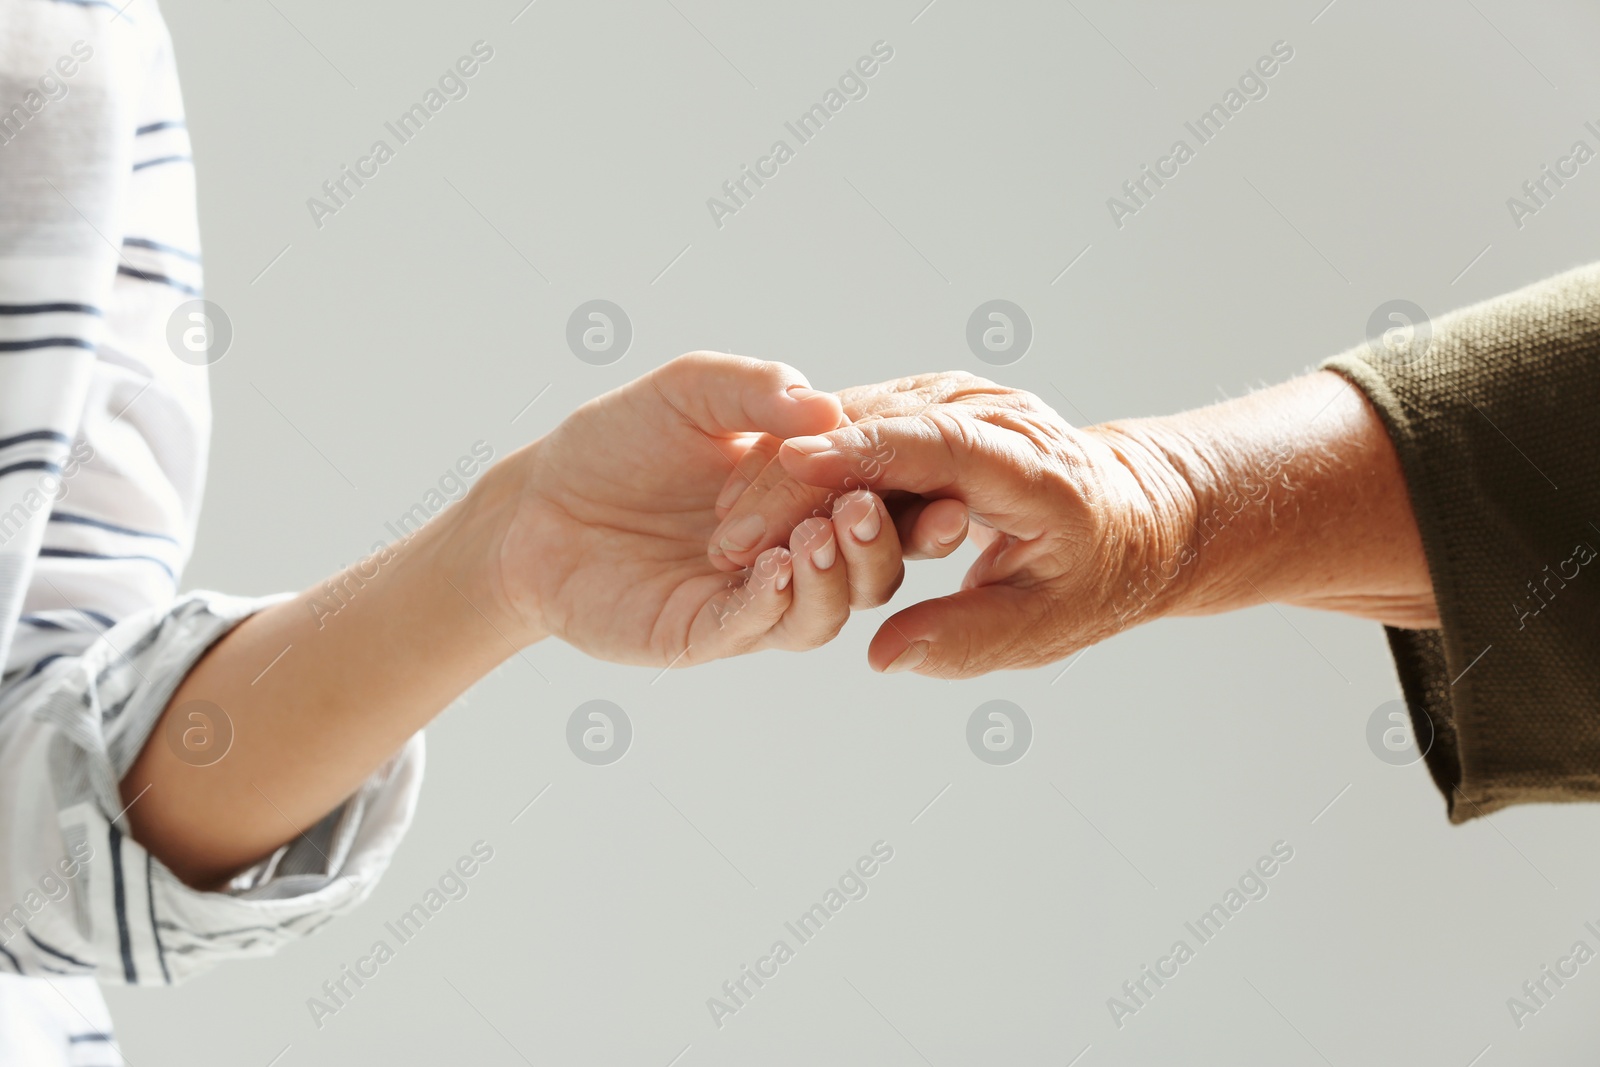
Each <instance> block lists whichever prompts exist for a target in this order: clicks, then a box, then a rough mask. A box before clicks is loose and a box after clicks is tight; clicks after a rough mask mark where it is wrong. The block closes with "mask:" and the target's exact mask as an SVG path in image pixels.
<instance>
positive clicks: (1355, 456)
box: [711, 372, 1437, 677]
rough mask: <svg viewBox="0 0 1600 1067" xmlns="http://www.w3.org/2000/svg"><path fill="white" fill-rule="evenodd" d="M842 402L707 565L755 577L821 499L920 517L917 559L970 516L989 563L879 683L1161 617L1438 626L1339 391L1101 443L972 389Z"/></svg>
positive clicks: (911, 521)
mask: <svg viewBox="0 0 1600 1067" xmlns="http://www.w3.org/2000/svg"><path fill="white" fill-rule="evenodd" d="M844 399H845V411H846V414H847V415H848V416H849V417H850V418H851V419H852V420H853V422H852V424H851V425H849V426H845V427H842V428H840V429H837V430H834V431H831V432H829V433H827V434H825V435H819V436H809V437H801V438H795V439H791V440H788V441H786V442H784V443H783V444H782V446H781V448H776V449H773V448H772V447H771V446H770V445H768V446H766V447H765V449H758V451H757V453H756V454H757V455H758V456H760V455H761V454H762V452H763V451H764V452H766V453H767V454H775V455H776V459H777V464H776V465H775V466H774V465H769V466H768V467H767V468H766V469H765V470H762V471H760V472H758V473H757V474H756V475H755V476H754V478H753V485H752V488H751V489H750V490H748V491H746V492H745V493H744V494H743V496H742V497H740V498H739V499H737V500H736V501H734V502H733V503H732V505H731V507H730V508H729V511H728V514H727V515H725V516H724V518H723V522H722V526H721V527H720V528H719V529H718V531H717V532H716V533H715V534H713V535H712V541H711V546H712V552H713V556H714V558H715V556H716V555H718V554H719V553H720V554H721V555H722V556H724V557H726V558H728V559H730V560H732V562H733V563H735V564H739V563H741V561H747V560H748V559H749V558H750V554H751V553H756V552H760V551H762V550H763V548H764V547H766V546H767V545H769V544H775V543H779V542H780V541H781V538H782V536H783V535H784V532H785V531H786V530H787V529H788V528H789V527H790V526H791V525H792V522H793V520H794V517H795V516H797V515H799V514H803V513H804V512H805V511H806V510H809V509H811V508H814V507H816V506H817V504H818V502H819V500H820V499H822V497H821V496H819V495H818V490H821V491H823V492H824V493H826V491H837V490H841V489H848V488H852V487H854V486H861V485H865V486H869V487H870V488H871V489H872V490H873V491H875V492H877V493H878V494H880V495H881V496H882V497H883V498H884V500H885V501H886V502H887V503H889V505H890V507H891V508H892V509H895V510H898V511H900V512H901V513H902V514H904V515H906V516H908V518H907V519H906V520H905V521H903V522H902V523H901V525H900V531H901V536H902V540H903V541H904V542H905V543H906V545H907V546H908V549H909V550H910V551H912V552H919V551H924V550H926V549H927V548H928V547H929V546H930V543H932V544H934V545H936V546H937V547H938V549H942V550H944V551H947V550H948V549H947V548H945V547H944V546H943V545H939V544H938V542H939V541H940V539H941V538H942V537H946V536H951V535H952V534H953V535H954V537H955V539H956V540H959V537H960V521H959V520H960V519H961V518H962V515H963V513H964V511H965V510H966V509H970V512H971V514H972V519H973V526H972V532H973V537H974V539H975V540H976V541H977V542H978V543H979V545H980V546H981V547H982V553H981V554H980V556H979V557H978V559H977V561H976V562H975V563H974V564H973V565H972V568H971V569H970V571H969V572H968V574H967V576H966V580H965V581H964V582H963V583H962V588H961V590H960V591H959V592H956V593H954V594H953V595H951V596H946V597H942V598H939V599H937V600H931V601H926V602H923V603H920V604H915V605H913V606H911V607H909V608H907V609H905V610H903V611H901V612H899V613H898V614H896V615H894V616H893V617H891V618H890V619H889V620H888V622H886V623H885V624H884V626H883V627H882V628H881V629H880V630H879V631H878V634H877V636H876V637H875V638H874V639H873V642H872V645H871V649H870V651H869V659H870V662H871V663H872V665H873V666H874V667H875V668H876V669H878V670H884V671H898V670H916V671H919V672H921V673H924V674H929V675H935V676H940V677H970V676H973V675H977V674H982V673H984V672H986V671H990V670H995V669H999V668H1022V667H1032V666H1038V665H1041V664H1044V663H1048V662H1051V661H1053V660H1057V659H1060V658H1061V657H1063V656H1066V655H1069V654H1071V653H1072V652H1073V651H1075V650H1077V649H1081V648H1084V647H1086V646H1088V645H1091V644H1094V643H1095V642H1097V641H1101V640H1103V639H1105V638H1107V637H1109V636H1111V635H1112V634H1115V633H1117V632H1118V631H1120V630H1123V629H1126V628H1127V627H1129V626H1132V625H1134V624H1136V623H1138V622H1143V621H1147V620H1149V619H1153V618H1156V617H1159V616H1161V615H1166V614H1204V613H1210V612H1216V611H1225V610H1229V609H1232V608H1236V607H1243V606H1248V605H1250V604H1259V603H1262V602H1265V601H1272V600H1277V601H1281V602H1287V603H1298V604H1304V605H1307V606H1316V607H1327V608H1333V609H1337V610H1343V611H1349V612H1352V613H1355V614H1360V615H1364V616H1367V617H1372V618H1378V619H1380V620H1382V621H1385V622H1390V623H1394V624H1396V625H1402V626H1409V627H1422V626H1427V625H1436V624H1437V622H1436V611H1435V608H1434V606H1433V598H1432V592H1431V587H1430V585H1429V582H1428V573H1427V567H1426V562H1425V560H1424V557H1423V553H1422V547H1421V543H1420V539H1419V538H1418V536H1417V532H1416V524H1415V520H1414V519H1413V518H1412V517H1411V514H1410V507H1409V502H1408V500H1407V498H1406V493H1405V486H1404V482H1403V480H1402V478H1401V476H1400V472H1399V468H1398V463H1397V461H1396V458H1395V456H1394V452H1393V449H1392V446H1391V445H1390V444H1389V440H1388V438H1387V436H1386V435H1385V433H1384V430H1383V427H1382V425H1381V423H1380V422H1379V420H1378V418H1377V416H1376V415H1375V413H1374V412H1373V411H1372V410H1371V409H1370V408H1369V407H1368V405H1367V404H1366V402H1365V400H1364V399H1363V398H1362V397H1361V395H1360V394H1359V393H1358V392H1357V391H1355V390H1354V389H1352V388H1350V387H1349V386H1348V384H1347V383H1346V382H1345V381H1344V380H1343V379H1342V378H1340V377H1338V376H1337V375H1334V374H1331V373H1326V372H1323V373H1318V374H1313V375H1309V376H1307V377H1304V378H1300V379H1296V380H1295V381H1292V382H1289V383H1287V384H1285V385H1282V386H1278V387H1276V388H1274V389H1270V390H1266V391H1263V392H1261V393H1257V394H1254V395H1252V396H1249V397H1245V398H1243V399H1241V400H1237V401H1230V402H1228V403H1225V404H1221V405H1216V406H1213V407H1210V408H1205V409H1201V410H1199V411H1194V412H1189V413H1185V414H1183V415H1178V416H1173V417H1170V418H1161V419H1148V420H1132V421H1127V422H1120V423H1109V424H1104V425H1100V426H1095V427H1090V428H1086V429H1075V428H1073V427H1072V426H1070V425H1068V424H1067V423H1066V421H1065V420H1063V419H1062V418H1061V417H1060V416H1059V415H1057V414H1056V413H1055V412H1054V411H1053V410H1051V409H1050V407H1049V406H1047V405H1046V404H1044V403H1043V402H1042V401H1040V400H1039V399H1038V398H1037V397H1035V396H1033V395H1032V394H1029V393H1025V392H1021V391H1018V390H1014V389H1008V388H1005V387H1003V386H999V385H995V384H994V383H992V382H987V381H984V380H983V379H980V378H975V377H972V376H971V375H967V374H960V373H949V374H935V375H928V376H923V377H918V378H911V379H904V380H901V381H898V382H892V383H887V384H885V385H883V386H878V387H872V388H869V389H867V390H863V391H855V392H853V393H852V394H850V395H846V396H845V397H844ZM751 462H756V461H751ZM777 467H781V469H782V471H783V472H784V473H783V474H779V473H778V471H777ZM747 473H748V472H747ZM785 475H786V476H787V477H785ZM807 486H809V487H811V488H810V489H807V488H806V487H807ZM907 494H910V496H909V497H907ZM728 495H729V496H731V495H732V494H731V493H730V494H728ZM963 505H964V508H963V507H962V506H963ZM752 516H754V518H753V517H752ZM930 516H934V517H936V520H937V521H935V520H934V519H930ZM741 530H742V531H743V532H744V533H746V534H748V533H750V532H751V531H759V536H757V537H755V538H754V539H750V538H749V537H740V536H737V533H738V531H741ZM930 530H937V533H931V532H930ZM730 531H733V532H734V534H735V535H734V536H730ZM927 554H942V552H941V551H937V550H936V551H934V552H928V553H927Z"/></svg>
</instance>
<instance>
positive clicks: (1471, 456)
mask: <svg viewBox="0 0 1600 1067" xmlns="http://www.w3.org/2000/svg"><path fill="white" fill-rule="evenodd" d="M1428 326H1429V327H1431V335H1430V329H1429V328H1424V329H1419V330H1418V331H1416V333H1415V335H1414V336H1413V337H1412V338H1411V339H1410V340H1409V341H1405V342H1402V343H1398V344H1394V345H1391V346H1390V347H1388V348H1384V347H1383V346H1382V345H1366V346H1362V347H1361V348H1358V349H1355V350H1352V351H1350V352H1347V353H1345V354H1343V355H1340V356H1337V357H1335V358H1333V359H1331V360H1329V361H1327V363H1326V364H1324V366H1325V367H1327V368H1329V369H1331V370H1334V371H1337V372H1338V373H1340V374H1343V375H1344V376H1346V377H1347V378H1349V379H1350V380H1351V381H1353V382H1354V383H1355V384H1356V385H1357V386H1358V387H1359V388H1360V389H1361V390H1362V391H1363V392H1364V393H1365V394H1366V395H1367V398H1368V399H1369V400H1370V401H1371V402H1372V404H1373V405H1374V406H1375V407H1376V408H1377V410H1378V411H1379V413H1380V414H1381V415H1382V417H1383V419H1384V421H1385V423H1386V424H1387V426H1388V430H1389V435H1390V437H1391V438H1392V439H1393V441H1394V444H1395V448H1396V449H1397V450H1398V452H1399V454H1400V462H1401V465H1402V468H1403V469H1404V471H1405V478H1406V484H1407V486H1408V488H1409V490H1410V496H1411V504H1412V507H1413V509H1414V510H1415V512H1416V517H1417V524H1418V526H1419V527H1420V529H1421V533H1422V542H1423V546H1424V548H1425V549H1426V552H1427V557H1428V569H1429V571H1430V573H1431V575H1432V579H1433V590H1434V595H1435V597H1436V598H1437V600H1438V605H1439V618H1440V621H1441V627H1440V629H1438V630H1400V629H1394V628H1390V629H1389V631H1388V635H1389V645H1390V648H1391V650H1392V652H1393V654H1394V659H1395V663H1396V665H1397V667H1398V670H1399V673H1400V684H1401V687H1402V689H1403V691H1404V693H1405V697H1406V702H1407V703H1408V704H1409V706H1410V709H1411V715H1412V718H1413V721H1414V723H1415V726H1416V731H1417V736H1418V738H1419V739H1426V738H1427V737H1429V736H1430V734H1431V736H1432V737H1433V743H1432V747H1431V748H1430V749H1429V751H1428V752H1427V757H1426V758H1427V763H1428V769H1429V771H1430V772H1432V774H1433V779H1434V781H1435V782H1436V783H1437V784H1438V786H1439V788H1440V789H1441V790H1442V791H1443V792H1444V794H1445V800H1446V804H1447V806H1448V810H1449V814H1450V820H1451V821H1452V822H1457V823H1459V822H1465V821H1466V820H1468V819H1471V818H1475V817H1476V816H1479V815H1483V814H1487V813H1488V812H1491V811H1495V810H1497V809H1499V808H1503V807H1505V806H1507V805H1509V804H1517V803H1524V802H1528V801H1572V800H1600V264H1594V265H1590V266H1586V267H1580V268H1578V269H1576V270H1572V271H1568V272H1567V273H1565V274H1560V275H1557V276H1556V277H1554V278H1550V279H1547V280H1545V281H1542V282H1539V283H1538V284H1536V285H1531V286H1529V287H1527V288H1525V289H1521V290H1519V291H1517V292H1514V293H1510V294H1508V295H1506V296H1502V297H1498V298H1496V299H1494V300H1490V301H1487V302H1486V303H1482V304H1478V305H1476V306H1474V307H1469V308H1465V309H1463V310H1461V311H1457V312H1454V313H1452V314H1450V315H1448V316H1445V317H1443V318H1441V319H1438V320H1435V321H1433V322H1432V323H1431V324H1428ZM1430 727H1431V730H1430Z"/></svg>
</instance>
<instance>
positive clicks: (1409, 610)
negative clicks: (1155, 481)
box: [1094, 371, 1438, 629]
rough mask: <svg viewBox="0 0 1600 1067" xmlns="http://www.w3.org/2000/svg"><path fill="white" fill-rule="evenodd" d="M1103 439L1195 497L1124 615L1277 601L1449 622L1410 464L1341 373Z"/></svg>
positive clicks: (1110, 430)
mask: <svg viewBox="0 0 1600 1067" xmlns="http://www.w3.org/2000/svg"><path fill="white" fill-rule="evenodd" d="M1094 432H1095V433H1096V434H1097V435H1101V436H1103V437H1104V439H1106V440H1107V441H1108V442H1111V443H1112V444H1113V447H1114V448H1116V449H1117V451H1118V453H1119V455H1121V456H1123V457H1124V460H1125V462H1132V465H1134V466H1135V468H1136V469H1137V468H1138V465H1139V464H1138V462H1137V461H1136V460H1130V457H1133V456H1139V455H1143V456H1145V457H1151V456H1153V457H1155V459H1154V461H1155V462H1156V463H1157V464H1158V465H1161V466H1163V467H1164V468H1166V470H1168V471H1171V472H1173V473H1175V475H1176V477H1175V478H1168V479H1166V481H1167V482H1176V484H1179V485H1181V486H1184V487H1185V488H1186V491H1185V492H1183V493H1181V494H1177V496H1179V497H1180V498H1181V499H1179V501H1178V502H1177V504H1176V505H1175V509H1176V514H1175V515H1169V516H1168V517H1167V518H1168V521H1169V523H1175V525H1176V526H1177V528H1178V530H1179V533H1178V534H1177V536H1176V537H1175V538H1173V539H1171V540H1172V543H1171V544H1169V545H1167V546H1164V547H1163V549H1162V550H1161V551H1160V553H1159V556H1160V558H1157V559H1155V560H1153V561H1151V562H1149V564H1148V565H1147V566H1146V567H1145V568H1144V570H1143V571H1142V573H1141V574H1139V575H1138V576H1137V577H1135V578H1134V579H1133V581H1132V582H1131V583H1130V586H1129V588H1128V589H1127V590H1126V591H1125V597H1124V599H1125V604H1124V608H1125V610H1124V611H1123V612H1122V614H1124V615H1125V616H1138V615H1142V614H1145V613H1146V612H1149V613H1151V614H1181V615H1198V614H1210V613H1214V612H1220V611H1228V610H1232V609H1235V608H1242V607H1248V606H1251V605H1253V604H1260V603H1263V602H1267V601H1275V602H1279V603H1289V604H1299V605H1303V606H1306V607H1315V608H1324V609H1328V610H1334V611H1343V612H1348V613H1350V614H1354V615H1359V616H1362V617H1364V618H1370V619H1376V620H1379V621H1382V622H1385V623H1388V624H1391V625H1395V626H1402V627H1406V628H1411V629H1423V628H1431V627H1436V626H1437V625H1438V611H1437V609H1436V607H1435V606H1434V600H1433V592H1432V586H1431V583H1430V580H1429V575H1428V565H1427V560H1426V558H1425V556H1424V554H1423V549H1422V541H1421V538H1420V537H1419V536H1418V533H1417V524H1416V520H1415V518H1414V517H1413V516H1412V513H1411V503H1410V499H1409V497H1408V495H1407V491H1406V485H1405V480H1404V478H1403V476H1402V474H1401V470H1400V464H1399V460H1398V458H1397V457H1396V455H1395V451H1394V448H1393V446H1392V444H1391V443H1390V441H1389V438H1388V435H1387V433H1386V432H1385V430H1384V427H1383V424H1382V422H1381V421H1380V420H1379V418H1378V415H1377V413H1376V412H1374V411H1373V410H1372V408H1371V406H1370V405H1369V404H1368V403H1367V401H1366V399H1365V397H1364V396H1363V395H1362V394H1361V392H1360V391H1359V390H1357V389H1356V388H1354V387H1353V386H1351V385H1350V384H1349V383H1348V382H1347V381H1346V380H1345V379H1344V378H1342V377H1340V376H1339V375H1337V374H1334V373H1331V372H1328V371H1319V372H1316V373H1314V374H1309V375H1306V376H1304V377H1301V378H1296V379H1294V380H1292V381H1289V382H1286V383H1284V384H1282V385H1278V386H1275V387H1273V388H1271V389H1266V390H1263V391H1261V392H1257V393H1253V394H1251V395H1249V396H1246V397H1242V398H1240V399H1237V400H1231V401H1228V402H1226V403H1222V404H1216V405H1213V406H1211V407H1207V408H1201V409H1198V410H1195V411H1189V412H1184V413H1182V414H1179V415H1173V416H1165V417H1160V418H1151V419H1138V420H1129V421H1127V422H1120V423H1111V424H1107V425H1105V426H1101V427H1096V428H1095V431H1094ZM1169 495H1171V494H1169ZM1166 510H1168V511H1172V510H1174V509H1173V508H1171V507H1169V508H1167V509H1166ZM1128 621H1130V622H1131V621H1134V619H1133V618H1131V617H1130V618H1129V619H1128Z"/></svg>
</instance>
